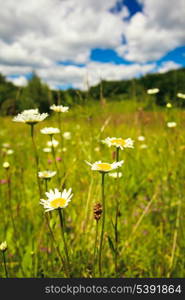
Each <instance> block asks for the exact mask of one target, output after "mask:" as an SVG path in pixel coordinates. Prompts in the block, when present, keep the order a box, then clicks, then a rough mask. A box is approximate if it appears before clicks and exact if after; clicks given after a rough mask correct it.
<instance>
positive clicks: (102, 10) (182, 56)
mask: <svg viewBox="0 0 185 300" xmlns="http://www.w3.org/2000/svg"><path fill="white" fill-rule="evenodd" d="M1 1H3V0H0V4H2V5H1V7H2V9H1V11H0V48H1V51H0V72H1V73H2V74H4V75H5V76H6V77H7V79H8V80H10V81H12V82H13V83H14V84H16V85H19V86H21V85H26V84H27V80H28V79H29V77H30V74H31V72H32V71H33V70H34V71H35V72H36V73H37V74H38V75H39V76H40V77H41V78H42V80H43V81H44V82H46V83H47V84H48V85H49V86H50V87H51V88H56V89H58V88H61V89H66V88H68V87H74V88H79V89H86V88H87V84H86V83H87V81H88V84H89V85H91V86H92V85H96V84H98V83H99V82H100V80H101V79H105V80H123V79H130V78H134V77H138V76H143V75H145V74H147V73H152V72H159V73H163V72H166V71H168V70H172V69H178V68H181V67H183V66H185V62H184V60H185V35H184V28H185V18H184V11H185V1H184V0H178V1H176V0H170V2H169V0H163V1H161V0H119V1H116V0H108V1H104V0H67V1H66V0H63V1H60V0H32V1H31V2H30V1H29V0H20V1H19V2H18V3H17V2H15V1H11V0H6V2H4V1H3V2H2V3H1ZM41 16H42V18H41Z"/></svg>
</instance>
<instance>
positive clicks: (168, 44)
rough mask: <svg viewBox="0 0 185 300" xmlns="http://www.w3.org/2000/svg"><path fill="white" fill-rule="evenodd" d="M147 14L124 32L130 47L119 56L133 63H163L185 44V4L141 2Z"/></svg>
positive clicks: (136, 17)
mask: <svg viewBox="0 0 185 300" xmlns="http://www.w3.org/2000/svg"><path fill="white" fill-rule="evenodd" d="M140 2H141V3H142V4H143V5H144V6H143V7H144V8H143V12H138V13H137V14H135V15H134V16H133V17H132V19H131V20H130V22H128V23H127V26H126V28H125V30H124V33H125V38H126V45H122V46H118V48H117V51H118V53H119V54H120V55H121V56H123V57H125V58H126V59H128V60H130V61H135V62H146V61H152V60H157V59H160V58H161V57H162V56H164V55H165V54H166V53H167V52H168V51H170V50H173V49H174V48H176V47H178V46H182V45H184V44H185V35H184V28H185V18H184V13H185V1H184V0H178V1H176V0H170V1H169V0H162V1H160V2H159V1H156V0H140Z"/></svg>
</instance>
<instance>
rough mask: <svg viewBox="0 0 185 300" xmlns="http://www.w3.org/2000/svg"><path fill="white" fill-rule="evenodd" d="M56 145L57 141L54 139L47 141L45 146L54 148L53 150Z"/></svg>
mask: <svg viewBox="0 0 185 300" xmlns="http://www.w3.org/2000/svg"><path fill="white" fill-rule="evenodd" d="M58 144H59V142H58V141H57V140H55V139H52V141H48V142H47V146H49V147H54V148H55V147H57V146H58Z"/></svg>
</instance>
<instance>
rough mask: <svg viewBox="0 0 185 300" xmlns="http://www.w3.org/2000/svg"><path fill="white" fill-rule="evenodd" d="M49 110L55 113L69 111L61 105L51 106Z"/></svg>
mask: <svg viewBox="0 0 185 300" xmlns="http://www.w3.org/2000/svg"><path fill="white" fill-rule="evenodd" d="M50 109H51V110H53V111H55V112H67V111H68V110H69V107H68V106H63V105H55V104H53V105H52V106H50Z"/></svg>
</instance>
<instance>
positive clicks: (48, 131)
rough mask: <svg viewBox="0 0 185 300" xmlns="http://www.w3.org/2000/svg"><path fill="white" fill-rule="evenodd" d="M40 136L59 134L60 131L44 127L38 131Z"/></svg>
mask: <svg viewBox="0 0 185 300" xmlns="http://www.w3.org/2000/svg"><path fill="white" fill-rule="evenodd" d="M40 132H41V133H42V134H48V135H53V134H57V133H60V129H58V128H54V127H44V128H42V129H41V130H40Z"/></svg>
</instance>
